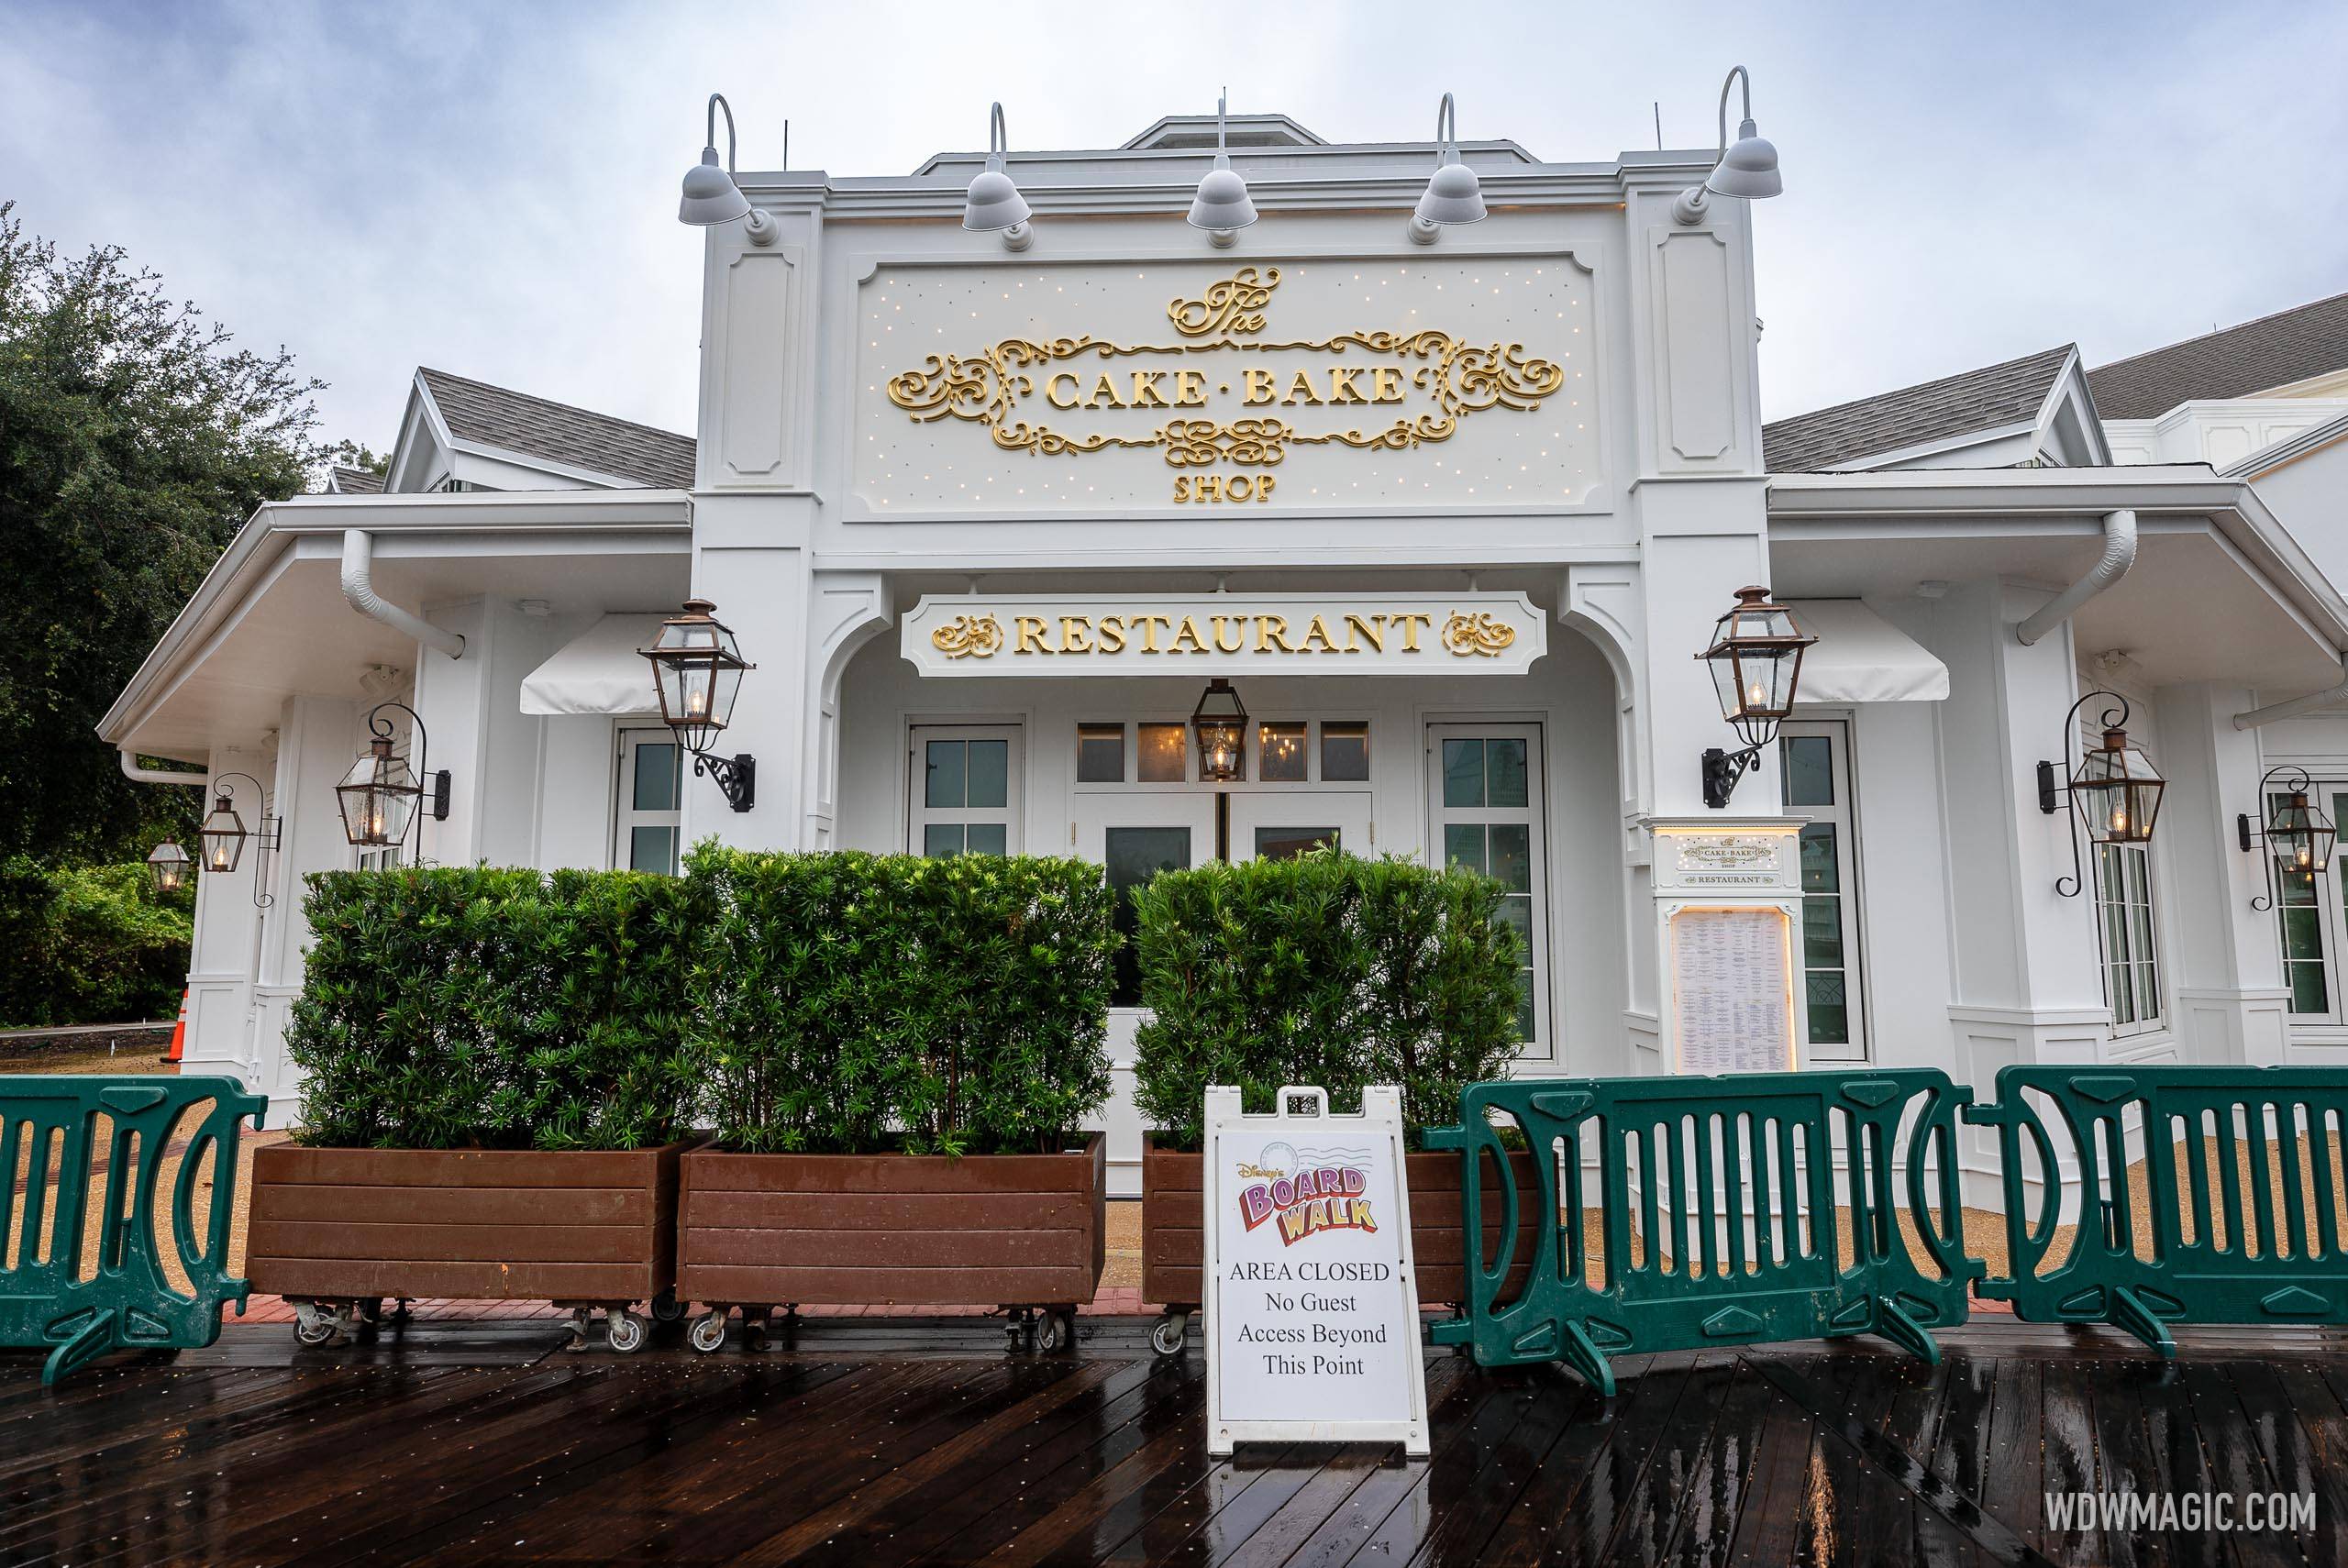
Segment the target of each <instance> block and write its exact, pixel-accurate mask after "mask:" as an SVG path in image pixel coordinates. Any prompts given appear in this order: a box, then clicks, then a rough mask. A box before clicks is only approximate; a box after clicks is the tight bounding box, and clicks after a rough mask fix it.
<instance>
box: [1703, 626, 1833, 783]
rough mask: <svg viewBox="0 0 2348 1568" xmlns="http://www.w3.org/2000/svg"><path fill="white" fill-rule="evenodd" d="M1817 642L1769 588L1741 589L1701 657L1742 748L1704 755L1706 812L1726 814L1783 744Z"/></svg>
mask: <svg viewBox="0 0 2348 1568" xmlns="http://www.w3.org/2000/svg"><path fill="white" fill-rule="evenodd" d="M1816 641H1818V639H1817V638H1816V637H1813V636H1811V635H1809V634H1808V633H1806V632H1804V631H1803V630H1802V629H1801V626H1800V623H1798V622H1796V621H1795V619H1794V616H1793V612H1792V611H1790V610H1789V609H1787V608H1786V607H1785V606H1784V605H1782V604H1772V603H1771V602H1769V591H1768V590H1767V589H1766V588H1740V589H1738V590H1737V591H1736V603H1735V604H1734V605H1733V606H1732V607H1731V608H1730V610H1729V612H1728V613H1727V614H1725V615H1722V617H1721V618H1720V620H1719V622H1718V623H1716V624H1715V625H1714V627H1713V635H1712V646H1711V647H1708V648H1706V649H1705V650H1704V651H1703V652H1702V653H1700V654H1698V655H1697V656H1696V657H1698V658H1700V659H1702V660H1704V661H1705V662H1706V663H1707V664H1708V665H1710V666H1711V672H1712V689H1713V691H1714V692H1715V694H1716V695H1718V697H1719V698H1720V703H1721V717H1722V718H1723V719H1726V720H1727V721H1728V722H1729V723H1730V724H1731V725H1732V726H1733V727H1734V729H1735V730H1736V734H1737V738H1738V739H1740V740H1742V741H1744V746H1743V747H1742V748H1741V749H1739V750H1736V751H1729V750H1726V749H1724V748H1722V747H1720V746H1712V747H1711V748H1709V749H1708V750H1706V751H1705V753H1704V804H1705V805H1707V806H1709V807H1711V809H1712V810H1713V811H1716V812H1717V811H1722V810H1723V809H1725V808H1726V807H1727V805H1728V802H1729V797H1730V796H1732V795H1733V794H1735V793H1736V786H1737V781H1738V780H1739V779H1741V778H1744V776H1745V774H1746V773H1747V772H1749V771H1751V770H1752V768H1753V767H1754V765H1755V764H1756V763H1758V762H1759V761H1760V760H1761V753H1762V751H1763V749H1764V748H1766V747H1767V745H1769V743H1770V742H1772V741H1774V740H1776V739H1777V738H1778V724H1779V723H1782V722H1783V721H1784V720H1785V718H1786V717H1787V716H1788V715H1789V714H1790V713H1791V712H1793V709H1794V697H1795V694H1796V692H1797V691H1799V690H1800V686H1801V657H1802V654H1803V652H1804V651H1805V650H1806V649H1808V648H1809V647H1810V646H1811V644H1812V643H1815V642H1816Z"/></svg>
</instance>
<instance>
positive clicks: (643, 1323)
mask: <svg viewBox="0 0 2348 1568" xmlns="http://www.w3.org/2000/svg"><path fill="white" fill-rule="evenodd" d="M651 1336H652V1325H651V1324H650V1323H649V1322H648V1321H647V1320H646V1319H645V1317H644V1315H643V1314H642V1313H640V1312H631V1311H629V1310H627V1309H626V1308H624V1307H615V1308H613V1309H611V1310H610V1311H609V1312H607V1313H605V1314H604V1343H605V1344H607V1345H609V1346H610V1347H611V1348H612V1349H613V1350H614V1351H615V1352H617V1353H619V1354H621V1355H634V1354H635V1353H637V1352H638V1351H640V1350H642V1349H643V1348H644V1342H645V1341H646V1340H648V1339H649V1338H651Z"/></svg>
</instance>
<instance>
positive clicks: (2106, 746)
mask: <svg viewBox="0 0 2348 1568" xmlns="http://www.w3.org/2000/svg"><path fill="white" fill-rule="evenodd" d="M2165 783H2166V780H2165V779H2163V778H2161V776H2160V775H2159V774H2158V773H2155V772H2154V771H2153V765H2152V763H2151V762H2150V761H2149V760H2148V759H2147V758H2146V757H2145V756H2144V754H2143V752H2142V751H2140V750H2139V749H2137V748H2136V747H2135V746H2132V745H2129V744H2128V732H2127V731H2126V730H2123V729H2119V728H2112V729H2107V730H2105V731H2104V732H2103V744H2102V745H2092V746H2089V747H2088V749H2087V753H2086V755H2085V756H2081V757H2080V758H2079V766H2078V769H2077V771H2076V772H2074V773H2073V774H2072V775H2071V801H2072V804H2074V805H2076V806H2077V808H2078V811H2079V821H2080V823H2082V824H2084V825H2085V826H2086V828H2087V830H2088V839H2089V840H2090V841H2091V842H2093V843H2096V844H2147V843H2150V842H2151V841H2152V836H2153V819H2154V817H2155V816H2157V815H2158V814H2159V812H2160V809H2161V790H2162V789H2163V787H2164V786H2165Z"/></svg>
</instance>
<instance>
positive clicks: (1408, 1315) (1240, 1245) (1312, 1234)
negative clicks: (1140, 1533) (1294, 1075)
mask: <svg viewBox="0 0 2348 1568" xmlns="http://www.w3.org/2000/svg"><path fill="white" fill-rule="evenodd" d="M1401 1172H1402V1098H1401V1090H1400V1089H1398V1088H1392V1087H1390V1086H1386V1087H1379V1088H1369V1089H1367V1090H1365V1091H1364V1092H1363V1095H1362V1114H1360V1115H1358V1116H1332V1115H1330V1114H1329V1100H1328V1096H1327V1095H1326V1094H1324V1092H1323V1091H1322V1090H1320V1089H1317V1088H1284V1089H1282V1090H1280V1092H1279V1110H1276V1111H1275V1112H1274V1113H1272V1114H1270V1115H1264V1116H1250V1115H1247V1114H1246V1113H1244V1112H1243V1111H1242V1110H1241V1108H1240V1098H1239V1091H1238V1090H1237V1089H1235V1088H1210V1089H1209V1090H1207V1100H1206V1192H1205V1202H1206V1210H1207V1212H1206V1245H1207V1253H1206V1275H1207V1286H1206V1291H1207V1301H1206V1318H1207V1329H1206V1341H1207V1448H1208V1451H1209V1452H1213V1453H1229V1452H1231V1451H1232V1445H1233V1444H1234V1443H1235V1442H1255V1441H1267V1442H1268V1441H1281V1442H1377V1441H1396V1442H1400V1443H1401V1444H1402V1445H1403V1447H1404V1450H1405V1452H1410V1453H1414V1454H1417V1453H1424V1452H1427V1411H1426V1378H1425V1368H1424V1364H1423V1362H1422V1360H1421V1351H1420V1348H1419V1300H1418V1286H1417V1283H1416V1280H1415V1278H1414V1277H1413V1275H1412V1260H1411V1216H1410V1210H1409V1195H1408V1193H1407V1191H1406V1190H1405V1188H1404V1186H1403V1183H1402V1180H1401Z"/></svg>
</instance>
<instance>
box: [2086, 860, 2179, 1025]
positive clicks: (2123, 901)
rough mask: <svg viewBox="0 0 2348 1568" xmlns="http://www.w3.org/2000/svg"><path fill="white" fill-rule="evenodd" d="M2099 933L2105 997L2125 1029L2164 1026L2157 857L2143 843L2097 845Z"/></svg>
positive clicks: (2113, 1016)
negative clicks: (2156, 918)
mask: <svg viewBox="0 0 2348 1568" xmlns="http://www.w3.org/2000/svg"><path fill="white" fill-rule="evenodd" d="M2095 904H2096V934H2097V936H2098V937H2099V939H2100V940H2101V942H2102V944H2103V998H2104V1000H2105V1002H2106V1003H2108V1004H2109V1005H2110V1008H2111V1027H2112V1030H2113V1032H2116V1033H2121V1034H2142V1033H2144V1032H2147V1031H2150V1030H2154V1029H2159V1028H2161V1027H2162V1026H2163V1025H2164V1024H2165V1022H2166V1021H2167V1019H2166V1009H2165V1007H2164V1006H2163V1005H2162V1001H2161V971H2160V953H2159V944H2158V943H2157V941H2156V940H2155V937H2154V925H2153V856H2152V850H2151V847H2150V846H2149V845H2142V844H2099V845H2096V846H2095Z"/></svg>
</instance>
